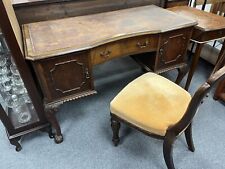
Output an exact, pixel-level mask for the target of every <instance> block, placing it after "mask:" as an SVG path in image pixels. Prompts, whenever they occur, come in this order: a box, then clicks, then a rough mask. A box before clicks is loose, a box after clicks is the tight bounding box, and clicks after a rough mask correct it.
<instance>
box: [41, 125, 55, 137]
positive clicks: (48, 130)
mask: <svg viewBox="0 0 225 169" xmlns="http://www.w3.org/2000/svg"><path fill="white" fill-rule="evenodd" d="M40 131H42V132H46V133H48V136H49V138H50V139H53V138H54V133H53V132H52V127H51V126H48V127H46V128H43V129H41V130H40Z"/></svg>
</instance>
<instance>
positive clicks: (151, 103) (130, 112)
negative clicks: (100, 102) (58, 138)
mask: <svg viewBox="0 0 225 169" xmlns="http://www.w3.org/2000/svg"><path fill="white" fill-rule="evenodd" d="M222 56H223V57H221V58H220V61H218V64H220V63H222V60H224V58H225V52H224V53H223V55H222ZM217 68H219V66H216V67H215V69H217ZM222 79H225V66H224V65H223V67H222V68H221V69H219V70H218V71H213V73H212V74H211V76H210V77H209V79H208V80H207V81H206V82H205V83H204V84H202V85H201V87H200V88H199V89H198V90H197V91H196V93H195V94H194V96H193V97H191V95H190V94H189V93H188V92H187V91H186V90H184V89H183V88H181V87H180V86H178V85H176V84H175V83H173V82H171V81H169V80H168V79H166V78H164V77H162V76H160V75H156V74H154V73H146V74H144V75H142V76H140V77H138V78H137V79H135V80H134V81H132V82H131V83H129V84H128V85H127V86H126V87H125V88H124V89H123V90H122V91H121V92H120V93H119V94H118V95H117V96H116V97H115V98H114V99H113V100H112V102H111V103H110V110H111V127H112V131H113V138H112V141H113V143H114V145H115V146H117V145H118V143H119V141H120V139H119V129H120V122H124V123H127V124H128V125H130V126H131V127H133V128H136V129H137V130H139V131H142V132H143V133H144V134H147V135H149V136H153V137H155V138H160V139H163V140H164V144H163V154H164V159H165V162H166V165H167V167H168V169H174V163H173V156H172V150H173V143H174V141H175V140H176V138H177V137H178V136H179V135H181V134H182V133H183V132H184V133H185V137H186V141H187V144H188V148H189V150H190V151H192V152H194V150H195V148H194V144H193V140H192V125H191V124H192V121H193V118H194V116H195V114H196V112H197V110H198V107H199V105H200V104H201V103H202V99H203V98H204V96H205V95H206V94H207V93H208V92H209V91H210V89H211V88H212V87H213V86H214V85H215V83H217V82H218V81H220V80H222Z"/></svg>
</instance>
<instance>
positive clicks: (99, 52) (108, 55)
mask: <svg viewBox="0 0 225 169" xmlns="http://www.w3.org/2000/svg"><path fill="white" fill-rule="evenodd" d="M157 45H158V36H157V35H143V36H138V37H133V38H127V39H123V40H118V41H115V42H111V43H108V44H105V45H101V46H99V47H96V48H94V49H93V50H92V51H91V58H92V64H93V65H96V64H100V63H103V62H105V61H108V60H111V59H113V58H117V57H121V56H128V55H132V54H138V53H143V52H149V51H156V50H157Z"/></svg>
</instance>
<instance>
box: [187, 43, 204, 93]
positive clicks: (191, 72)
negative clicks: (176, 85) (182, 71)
mask: <svg viewBox="0 0 225 169" xmlns="http://www.w3.org/2000/svg"><path fill="white" fill-rule="evenodd" d="M203 45H204V43H198V44H197V46H196V50H195V53H194V56H193V58H192V61H191V67H190V70H189V73H188V78H187V81H186V85H185V89H186V90H188V89H189V86H190V84H191V80H192V77H193V75H194V72H195V69H196V67H197V64H198V61H199V57H200V54H201V50H202V47H203Z"/></svg>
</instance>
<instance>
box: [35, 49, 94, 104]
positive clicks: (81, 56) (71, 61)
mask: <svg viewBox="0 0 225 169" xmlns="http://www.w3.org/2000/svg"><path fill="white" fill-rule="evenodd" d="M33 67H34V70H35V72H36V76H37V78H38V81H39V84H40V87H41V89H42V92H43V95H44V100H45V103H48V104H49V103H50V104H51V103H52V102H57V101H66V100H71V99H76V97H82V96H85V95H89V94H92V93H94V86H93V81H92V71H91V65H90V56H89V53H88V52H83V53H75V54H67V55H62V56H55V57H53V58H48V59H43V60H39V61H34V62H33Z"/></svg>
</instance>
